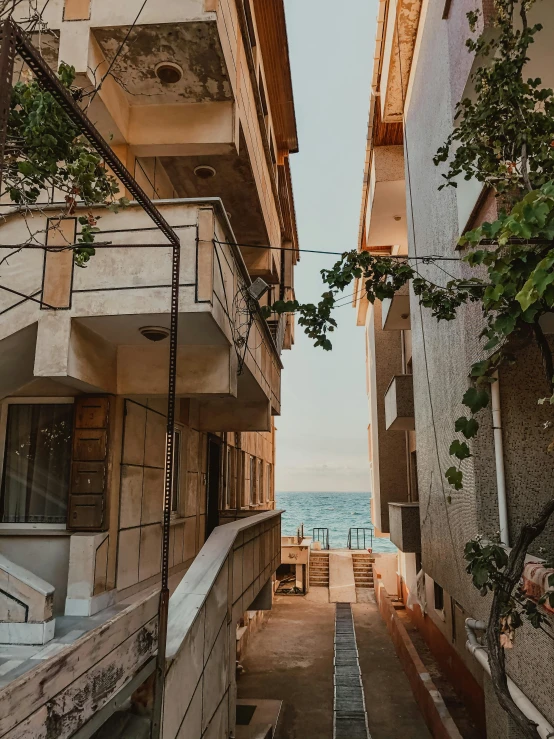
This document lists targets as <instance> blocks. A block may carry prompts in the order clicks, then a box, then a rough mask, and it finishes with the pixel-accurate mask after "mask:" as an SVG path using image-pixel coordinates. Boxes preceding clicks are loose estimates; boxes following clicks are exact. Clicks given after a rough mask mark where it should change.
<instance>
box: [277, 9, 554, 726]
mask: <svg viewBox="0 0 554 739" xmlns="http://www.w3.org/2000/svg"><path fill="white" fill-rule="evenodd" d="M533 3H534V0H521V2H517V0H495V11H496V14H495V19H494V23H493V27H492V28H487V29H485V30H484V31H483V33H481V35H480V36H479V37H478V38H477V39H474V38H471V39H469V40H468V41H467V47H468V50H469V52H470V53H472V54H474V55H475V57H476V59H477V60H478V62H479V66H478V67H477V68H476V69H475V71H474V72H473V74H472V76H471V81H472V85H473V92H474V95H473V96H472V98H469V97H468V98H464V99H463V100H462V101H461V102H460V103H459V104H458V106H457V109H456V116H455V117H456V120H457V126H456V128H455V129H454V130H453V132H452V134H451V135H450V136H449V137H448V138H447V140H446V142H445V144H444V146H442V147H441V148H440V149H439V151H438V152H437V154H436V156H435V157H434V163H435V165H437V166H438V165H441V164H444V163H448V168H447V171H446V173H444V174H443V177H444V180H445V182H444V183H443V184H442V185H441V187H440V188H439V189H442V188H443V187H445V186H452V187H457V186H458V183H459V181H460V177H463V178H464V179H465V180H471V179H476V180H478V181H479V182H482V183H484V185H485V186H486V187H488V188H489V191H491V192H493V193H494V195H495V196H496V198H497V204H498V206H499V207H498V210H499V215H498V217H497V219H496V220H495V221H494V222H492V223H483V224H482V225H481V226H479V227H478V228H476V229H474V230H472V231H469V232H467V233H465V234H464V235H463V236H462V238H461V239H460V241H459V246H460V247H461V248H462V249H464V250H465V251H466V253H465V254H464V255H463V256H461V257H460V259H461V261H463V262H464V264H465V266H466V269H467V268H469V270H475V274H476V275H477V276H475V277H470V278H459V277H454V276H451V275H448V276H450V277H451V279H449V280H448V281H446V282H444V281H443V284H437V283H436V282H434V281H432V280H431V279H430V278H429V277H428V276H427V274H426V272H427V270H425V267H426V265H429V264H433V265H435V266H436V267H440V269H441V270H442V272H443V273H444V272H446V270H444V269H443V267H442V266H441V264H440V258H438V257H428V258H427V257H426V258H419V259H417V258H410V257H401V258H395V257H392V256H378V255H375V254H371V253H369V252H357V251H351V252H345V253H344V254H343V255H342V257H341V259H340V260H339V261H338V262H337V263H336V264H335V265H334V266H333V268H332V269H330V270H322V272H321V275H322V279H323V282H324V284H325V285H326V287H327V290H326V292H324V293H323V295H322V297H321V300H320V302H319V303H318V304H317V305H314V304H303V303H300V302H298V301H288V302H283V301H279V302H277V303H275V304H273V305H272V306H270V307H268V308H267V309H266V313H267V315H269V313H270V312H271V311H275V312H277V313H285V312H295V313H296V314H297V315H298V323H299V324H300V325H301V326H303V327H304V329H305V332H306V333H307V335H308V336H309V337H310V338H311V339H313V341H314V344H315V346H321V347H322V348H323V349H325V350H330V349H331V348H332V344H331V340H330V337H329V334H331V333H332V332H333V331H334V329H335V328H336V322H335V320H334V319H333V316H332V313H333V308H334V307H335V305H336V302H337V300H338V299H339V297H340V296H341V294H342V293H343V292H344V290H345V289H346V288H347V287H349V286H351V285H353V284H356V285H357V286H358V285H359V286H360V287H361V288H362V291H363V292H365V295H366V297H367V299H368V300H369V302H370V303H374V302H375V301H376V300H379V301H382V300H385V299H390V298H392V297H393V296H394V294H395V293H396V292H397V291H398V290H399V289H400V288H402V287H403V286H405V285H406V284H407V283H409V284H410V285H411V289H412V292H413V294H414V296H415V298H416V300H417V301H418V302H419V304H420V305H421V306H422V307H423V308H425V309H428V310H430V312H431V315H432V316H433V317H435V318H436V319H437V320H438V321H451V320H453V319H455V318H456V316H457V312H458V310H459V308H460V307H462V306H465V305H467V304H468V303H478V304H479V305H480V307H481V310H482V314H483V326H484V327H483V330H482V332H481V334H480V338H481V339H482V341H483V347H482V350H483V352H482V353H483V356H484V358H483V359H481V360H480V361H478V362H475V363H474V364H473V365H472V366H471V369H470V375H469V379H470V386H469V387H468V389H467V391H466V392H465V394H464V396H463V398H462V404H463V405H464V406H465V408H466V409H467V412H466V413H465V414H464V415H462V416H460V417H459V418H458V419H456V421H455V423H454V430H455V432H456V433H457V434H458V437H457V438H455V439H454V440H453V441H452V443H451V444H450V450H449V451H450V454H451V456H452V457H453V460H454V463H453V464H452V465H451V466H450V467H449V468H448V469H447V470H446V472H445V477H446V479H447V481H448V483H449V484H450V486H451V488H452V489H453V491H459V490H461V489H462V487H463V470H462V463H463V462H464V460H467V459H469V458H470V457H471V456H472V449H471V442H472V440H473V439H474V438H475V436H476V434H477V433H478V431H479V427H480V424H479V420H478V418H479V413H480V412H481V411H482V410H483V409H484V408H486V407H487V406H488V405H489V402H490V385H491V384H492V383H493V382H495V381H496V378H495V376H496V373H497V371H498V370H499V369H500V368H501V367H502V366H504V365H506V364H510V363H513V362H515V361H516V360H517V352H518V346H520V345H522V344H523V345H525V344H526V343H529V342H530V341H534V342H535V343H536V345H537V346H538V348H539V350H540V353H541V357H542V364H543V374H544V381H545V391H546V395H545V397H543V398H540V399H538V402H539V403H550V404H554V363H553V357H552V349H551V346H550V344H549V342H548V340H547V338H546V336H545V335H544V332H543V330H542V325H541V318H542V317H543V316H545V315H546V314H549V313H552V312H553V311H554V92H553V91H552V90H551V89H548V88H543V87H542V82H541V80H540V79H538V78H537V79H526V78H525V75H524V72H525V65H526V64H527V62H528V61H529V56H528V52H529V47H530V46H531V45H532V44H533V43H534V39H535V36H536V34H537V33H539V31H540V30H541V29H542V26H541V25H540V24H535V25H534V26H529V24H528V21H527V13H528V11H529V9H530V7H531V6H532V5H533ZM468 20H469V24H470V29H471V31H472V32H475V30H476V27H477V23H478V21H479V14H478V13H476V12H472V13H469V14H468ZM434 272H435V273H438V272H437V270H435V271H434ZM549 425H550V424H547V426H549ZM548 449H549V451H554V443H550V445H549V447H548ZM448 499H450V495H449V496H448ZM553 515H554V497H553V498H552V499H551V500H550V501H548V503H547V504H546V505H545V507H544V508H543V510H542V511H541V513H540V516H539V518H538V519H537V520H535V521H533V522H531V523H528V524H525V525H524V526H522V528H521V529H520V531H519V532H517V534H516V535H515V537H514V542H513V545H512V548H511V550H510V552H509V553H508V552H507V551H506V549H505V547H504V546H502V545H501V544H500V543H497V542H494V543H490V542H483V541H482V540H480V539H474V540H472V541H470V542H469V543H468V544H467V546H466V548H465V552H464V556H465V559H466V561H467V563H468V564H467V572H468V573H469V574H470V575H471V577H472V581H473V584H474V585H475V587H477V588H478V589H479V590H480V592H481V593H482V594H483V595H486V594H488V593H492V604H491V613H490V620H489V624H488V627H487V645H488V649H489V662H490V665H491V675H492V679H493V685H494V688H495V692H496V695H497V697H498V700H499V702H500V704H501V705H502V707H503V708H504V709H505V710H506V711H507V712H508V713H509V714H510V715H511V716H512V718H513V719H514V720H515V721H516V723H517V724H518V727H519V728H520V729H521V731H522V733H523V735H524V736H526V737H530V738H533V739H536V737H538V733H537V731H536V726H535V724H534V723H533V722H532V721H530V720H529V719H527V717H526V716H525V715H524V714H523V713H522V712H521V710H520V709H519V708H518V706H517V705H516V704H515V703H514V701H513V699H512V698H511V695H510V693H509V690H508V687H507V677H506V665H505V656H504V648H505V647H508V646H510V645H511V641H512V640H513V636H514V633H515V631H516V629H517V628H519V627H520V626H521V625H522V623H523V621H524V620H527V621H528V622H529V623H530V624H531V625H532V626H534V627H536V628H539V627H541V626H542V624H543V622H544V620H545V614H544V612H543V611H542V610H541V605H543V604H544V603H546V602H547V601H548V602H549V603H550V605H551V606H553V607H554V593H553V592H548V593H545V595H544V596H543V597H542V598H541V599H539V601H538V602H537V601H534V600H533V599H530V598H528V597H527V596H526V595H525V593H523V591H522V590H521V589H520V586H519V583H520V578H521V575H522V573H523V568H524V564H525V556H526V553H527V551H528V549H529V547H530V546H531V545H532V543H533V542H534V541H535V540H536V538H537V537H538V536H539V535H540V534H541V533H542V532H543V531H544V529H545V526H546V524H547V523H548V521H549V520H550V518H551V516H553ZM549 585H550V586H551V587H554V576H552V577H551V578H550V580H549Z"/></svg>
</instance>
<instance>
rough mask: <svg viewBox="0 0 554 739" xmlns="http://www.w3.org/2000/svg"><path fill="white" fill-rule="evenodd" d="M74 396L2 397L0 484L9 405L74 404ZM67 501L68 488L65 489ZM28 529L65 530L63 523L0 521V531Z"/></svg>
mask: <svg viewBox="0 0 554 739" xmlns="http://www.w3.org/2000/svg"><path fill="white" fill-rule="evenodd" d="M74 404H75V398H72V397H67V396H61V397H59V398H55V397H52V396H48V397H47V398H43V397H40V396H29V397H17V398H4V399H3V400H1V401H0V485H1V484H2V478H3V476H4V459H5V457H6V436H7V428H8V411H9V407H10V405H74ZM67 497H68V502H69V490H68V491H67ZM30 529H32V530H36V531H44V532H45V533H46V532H48V531H67V524H65V523H9V522H6V523H4V522H2V521H0V533H1V532H2V531H11V532H15V531H21V532H22V533H26V532H28V531H29V530H30Z"/></svg>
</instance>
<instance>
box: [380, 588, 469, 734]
mask: <svg viewBox="0 0 554 739" xmlns="http://www.w3.org/2000/svg"><path fill="white" fill-rule="evenodd" d="M375 597H376V600H377V604H378V606H379V612H380V613H381V616H382V617H383V620H384V622H385V624H386V626H387V629H388V631H389V633H390V635H391V637H392V640H393V642H394V646H395V649H396V653H397V655H398V658H399V660H400V662H401V663H402V667H403V668H404V672H405V673H406V675H407V676H408V680H409V681H410V685H411V688H412V692H413V694H414V697H415V699H416V701H417V704H418V706H419V708H420V710H421V713H422V714H423V718H424V719H425V723H426V724H427V726H428V727H429V730H430V732H431V734H432V736H433V737H434V739H462V735H461V734H460V732H459V731H458V728H457V726H456V724H455V723H454V719H453V718H452V716H451V715H450V712H449V711H448V708H447V707H446V705H445V703H444V701H443V699H442V696H441V694H440V692H439V691H438V690H437V686H436V685H435V683H434V682H433V680H432V679H431V676H430V675H429V673H428V671H427V668H426V667H425V665H424V664H423V662H422V661H421V659H420V657H419V655H418V653H417V651H416V648H415V647H414V645H413V644H412V640H411V639H410V636H409V634H408V632H407V631H406V629H405V627H404V624H403V623H402V622H401V621H400V619H399V618H398V616H397V614H396V611H395V609H394V607H393V605H392V601H391V599H390V598H389V596H388V594H387V591H386V589H385V586H384V585H383V584H382V583H380V582H377V583H376V584H375Z"/></svg>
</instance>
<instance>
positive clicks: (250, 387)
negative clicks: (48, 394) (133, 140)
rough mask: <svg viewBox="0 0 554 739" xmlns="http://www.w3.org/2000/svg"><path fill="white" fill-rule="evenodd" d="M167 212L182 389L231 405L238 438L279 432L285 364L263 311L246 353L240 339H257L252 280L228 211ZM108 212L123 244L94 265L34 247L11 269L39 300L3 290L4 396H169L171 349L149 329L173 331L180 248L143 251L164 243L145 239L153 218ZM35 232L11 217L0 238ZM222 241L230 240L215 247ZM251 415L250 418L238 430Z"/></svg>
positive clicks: (201, 206) (190, 203) (13, 278)
mask: <svg viewBox="0 0 554 739" xmlns="http://www.w3.org/2000/svg"><path fill="white" fill-rule="evenodd" d="M158 207H159V209H160V211H161V212H162V213H163V215H164V216H165V217H166V218H167V219H168V220H169V221H170V222H171V223H173V224H174V225H175V229H176V232H177V233H178V235H179V237H180V239H181V280H180V302H179V307H180V316H179V334H178V342H179V349H178V379H177V393H178V395H180V396H182V397H197V398H203V399H205V400H208V401H209V400H214V402H216V401H217V402H218V403H222V406H225V408H222V409H220V410H221V412H223V410H225V412H226V413H227V416H228V418H229V419H230V418H232V416H233V414H234V415H235V417H236V419H237V426H236V427H235V426H232V422H231V420H229V421H228V422H227V424H228V426H231V429H232V430H245V431H247V430H248V431H249V430H263V431H265V430H269V428H270V414H271V413H279V411H280V403H279V398H280V371H281V368H282V364H281V362H280V359H279V356H278V353H277V349H276V347H275V344H274V341H273V338H272V336H271V334H270V331H269V328H268V326H267V324H266V323H265V321H263V320H262V319H261V317H260V316H259V315H258V314H257V313H256V312H254V313H253V314H252V325H251V328H250V331H249V332H248V343H247V345H246V346H245V345H244V342H243V343H242V344H240V343H239V342H238V339H240V336H243V334H244V337H246V334H245V331H246V329H245V328H244V327H242V328H241V326H242V323H244V317H243V316H242V314H241V313H240V310H241V306H242V302H241V301H242V300H243V298H242V297H241V296H242V292H241V289H242V288H241V287H240V286H241V285H242V286H244V285H248V284H249V279H250V278H249V277H248V273H247V270H246V267H245V265H244V262H243V261H242V257H241V254H240V251H239V249H238V248H237V247H236V246H233V244H234V243H235V237H234V234H233V232H232V230H231V228H230V224H229V222H228V219H227V215H226V212H225V210H224V208H223V205H222V203H221V201H220V200H217V199H200V200H186V201H167V202H165V203H162V202H158ZM43 211H44V208H41V207H37V213H36V221H37V223H36V226H37V228H38V229H43V230H46V229H47V223H46V216H47V212H48V207H46V212H43ZM102 215H103V218H102V221H101V223H102V228H103V230H104V233H106V234H109V236H108V238H109V239H110V241H112V242H113V243H112V245H113V247H114V248H113V249H111V248H110V249H99V250H98V251H97V254H96V255H95V256H94V258H93V259H92V260H91V262H90V264H89V266H88V267H87V268H86V269H75V268H74V265H73V262H72V253H71V252H70V251H63V252H48V253H47V254H46V269H45V254H44V253H43V252H41V251H40V250H29V251H27V250H23V251H21V252H19V253H18V254H16V255H14V256H13V257H12V259H11V260H10V263H9V265H7V266H6V268H5V269H6V276H8V274H7V271H8V268H9V278H10V280H9V281H10V284H11V285H12V287H13V288H15V289H16V290H17V291H18V292H19V293H21V294H27V295H33V294H36V295H38V297H37V298H35V299H34V301H33V302H31V301H26V300H22V299H21V298H20V297H18V296H17V295H15V296H14V295H12V294H10V293H6V292H4V291H2V293H1V294H0V309H1V310H2V311H3V313H4V316H3V320H2V321H1V322H0V356H1V357H2V362H1V364H2V366H3V372H2V377H1V378H0V380H1V382H0V397H5V396H7V395H11V394H15V393H16V392H17V391H18V390H19V389H21V388H23V387H25V386H27V385H29V383H31V382H34V383H36V382H39V383H42V384H43V385H48V383H50V384H51V383H52V382H54V383H56V384H57V385H60V384H61V385H65V386H66V387H68V388H69V389H70V390H69V391H68V394H75V392H100V393H117V394H120V395H133V396H137V395H146V396H163V395H166V394H167V367H168V346H167V343H168V342H167V340H164V341H161V342H159V343H152V342H150V341H149V340H148V339H147V338H145V336H143V335H142V334H141V332H140V329H141V327H144V326H158V327H165V328H169V321H170V315H169V306H170V300H169V298H170V282H171V248H170V247H169V246H167V245H166V244H165V243H160V247H159V248H158V247H155V246H147V247H146V248H142V247H140V246H139V247H138V248H136V249H133V244H139V245H140V244H144V242H147V243H149V244H155V243H156V241H157V240H158V241H160V240H161V237H160V234H153V233H152V231H151V230H146V231H145V232H144V233H141V228H145V229H151V221H150V220H149V218H148V217H147V216H146V214H145V213H144V212H142V211H141V210H140V209H139V208H138V207H137V206H136V205H131V206H130V207H129V208H128V209H126V210H125V211H123V212H122V213H120V214H119V215H116V214H113V213H109V212H106V211H102ZM25 228H26V227H25V223H24V221H23V220H22V219H21V217H20V216H18V215H16V214H15V213H13V214H11V215H8V216H7V217H6V218H5V220H4V221H3V224H2V226H1V228H0V241H1V242H3V243H5V244H6V243H19V242H21V241H22V240H24V238H25V236H23V235H22V234H23V233H25V234H27V233H28V232H27V231H26V230H25ZM126 228H130V230H129V231H127V230H126ZM110 229H113V230H110ZM214 237H216V238H218V239H219V240H220V241H221V242H224V243H222V244H220V245H218V244H216V243H215V241H213V239H214ZM118 244H121V245H125V248H123V249H119V248H117V245H118ZM0 249H1V247H0ZM3 251H6V249H5V248H4V250H3ZM59 255H62V256H63V257H65V258H67V259H68V260H69V262H68V265H67V266H68V267H69V268H68V269H64V270H60V271H56V270H50V269H49V268H48V264H49V263H50V262H49V260H50V259H54V258H55V259H58V258H59ZM57 264H58V263H57V262H56V265H57ZM218 264H219V265H220V267H219V268H218V266H217V265H218ZM41 283H43V288H44V291H45V293H44V294H51V295H53V296H56V295H57V296H59V297H60V299H62V300H63V301H65V302H64V304H63V306H62V304H61V303H55V305H57V306H58V307H59V308H63V309H61V310H60V309H58V310H48V309H45V306H42V308H41V303H40V295H41V289H40V286H41ZM51 283H52V284H51ZM54 283H55V284H54ZM58 283H59V284H58ZM37 286H38V287H39V290H38V293H37V292H36V288H37ZM33 290H34V291H35V292H34V293H33ZM48 291H49V293H48ZM43 300H44V298H43ZM237 311H238V312H237ZM239 324H240V325H239ZM241 331H242V333H241ZM239 357H240V360H239ZM241 363H242V365H243V366H242V368H241V369H242V371H239V364H241ZM224 399H232V400H233V401H234V403H232V404H229V403H227V404H225V403H224V402H223V401H224ZM252 404H254V405H252ZM247 408H249V409H250V411H251V412H252V417H251V418H250V419H248V418H247V416H248V413H247V412H246V409H247ZM241 409H242V410H241ZM241 413H242V415H243V417H244V418H245V419H246V420H244V421H240V422H239V418H238V416H239V415H240V414H241ZM268 419H269V420H268ZM206 423H207V422H206ZM252 425H255V426H256V428H255V429H254V428H252ZM228 426H226V428H227V427H228ZM226 428H223V429H222V428H217V429H216V430H226Z"/></svg>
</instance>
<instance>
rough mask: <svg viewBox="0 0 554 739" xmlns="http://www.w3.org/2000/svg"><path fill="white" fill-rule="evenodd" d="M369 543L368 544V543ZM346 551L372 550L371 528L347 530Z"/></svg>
mask: <svg viewBox="0 0 554 739" xmlns="http://www.w3.org/2000/svg"><path fill="white" fill-rule="evenodd" d="M368 542H369V543H368ZM347 546H348V549H372V548H373V529H372V528H351V529H349V530H348V544H347Z"/></svg>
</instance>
